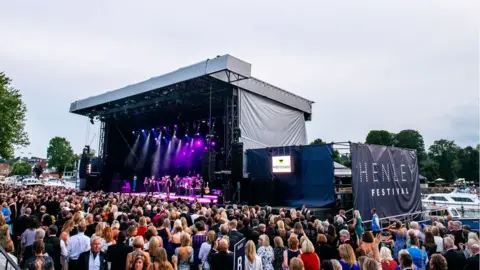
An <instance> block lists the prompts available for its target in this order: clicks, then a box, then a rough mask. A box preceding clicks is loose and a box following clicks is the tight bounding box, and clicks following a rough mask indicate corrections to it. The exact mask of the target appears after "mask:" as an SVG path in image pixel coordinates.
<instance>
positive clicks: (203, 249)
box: [198, 231, 217, 270]
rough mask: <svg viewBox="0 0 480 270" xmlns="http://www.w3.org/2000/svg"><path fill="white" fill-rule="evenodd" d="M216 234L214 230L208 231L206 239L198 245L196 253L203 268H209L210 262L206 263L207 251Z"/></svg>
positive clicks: (208, 269)
mask: <svg viewBox="0 0 480 270" xmlns="http://www.w3.org/2000/svg"><path fill="white" fill-rule="evenodd" d="M216 239H217V236H216V234H215V232H214V231H209V232H208V233H207V240H206V241H205V242H203V243H202V245H201V246H200V251H199V253H198V258H199V259H200V260H201V261H202V266H203V269H204V270H210V264H208V253H210V249H212V245H213V244H214V243H215V240H216Z"/></svg>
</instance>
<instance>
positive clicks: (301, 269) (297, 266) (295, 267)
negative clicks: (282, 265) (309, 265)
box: [289, 258, 305, 270]
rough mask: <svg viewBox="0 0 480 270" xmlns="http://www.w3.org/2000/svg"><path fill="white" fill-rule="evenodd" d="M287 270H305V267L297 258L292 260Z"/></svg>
mask: <svg viewBox="0 0 480 270" xmlns="http://www.w3.org/2000/svg"><path fill="white" fill-rule="evenodd" d="M289 270H305V265H304V264H303V262H302V260H300V259H299V258H292V260H291V261H290V264H289Z"/></svg>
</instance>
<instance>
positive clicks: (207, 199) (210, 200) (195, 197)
mask: <svg viewBox="0 0 480 270" xmlns="http://www.w3.org/2000/svg"><path fill="white" fill-rule="evenodd" d="M122 194H131V195H136V196H147V193H146V192H131V193H128V192H122ZM149 194H151V192H150V193H149ZM149 197H153V198H157V199H162V200H167V198H168V200H171V201H175V200H177V199H181V200H188V201H190V202H192V201H194V200H197V201H199V202H201V203H217V202H218V196H216V195H203V198H202V196H201V195H176V194H175V193H170V196H167V194H166V193H158V192H155V193H154V194H153V195H149Z"/></svg>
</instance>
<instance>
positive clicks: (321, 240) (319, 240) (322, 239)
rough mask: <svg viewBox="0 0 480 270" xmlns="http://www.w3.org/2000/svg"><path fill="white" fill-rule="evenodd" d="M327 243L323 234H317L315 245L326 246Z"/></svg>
mask: <svg viewBox="0 0 480 270" xmlns="http://www.w3.org/2000/svg"><path fill="white" fill-rule="evenodd" d="M327 242H328V240H327V237H326V236H325V235H324V234H322V233H319V234H318V235H317V243H318V244H326V243H327Z"/></svg>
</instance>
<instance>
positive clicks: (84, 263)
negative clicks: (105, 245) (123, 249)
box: [78, 251, 125, 270]
mask: <svg viewBox="0 0 480 270" xmlns="http://www.w3.org/2000/svg"><path fill="white" fill-rule="evenodd" d="M97 256H100V270H107V269H108V265H107V258H106V256H105V253H103V252H101V251H100V252H99V253H98V255H97ZM89 260H90V251H85V252H83V253H82V254H80V256H79V257H78V269H82V270H89V269H88V263H89ZM112 269H115V268H112ZM124 269H125V268H124Z"/></svg>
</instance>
